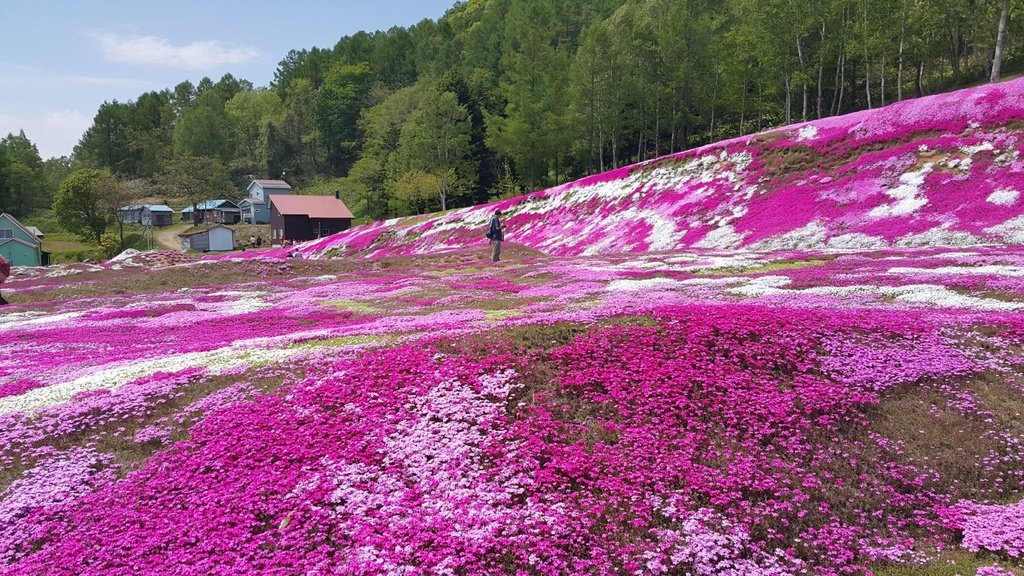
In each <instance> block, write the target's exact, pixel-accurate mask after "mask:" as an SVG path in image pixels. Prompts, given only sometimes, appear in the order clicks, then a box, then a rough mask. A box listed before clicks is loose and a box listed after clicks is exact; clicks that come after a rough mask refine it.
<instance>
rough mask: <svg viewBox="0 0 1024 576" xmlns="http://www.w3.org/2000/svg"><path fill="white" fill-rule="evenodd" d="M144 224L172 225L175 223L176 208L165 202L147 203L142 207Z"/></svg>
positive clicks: (141, 221) (142, 222)
mask: <svg viewBox="0 0 1024 576" xmlns="http://www.w3.org/2000/svg"><path fill="white" fill-rule="evenodd" d="M140 223H141V224H142V225H143V226H170V225H171V224H174V209H173V208H171V207H170V206H164V205H163V204H146V205H145V206H143V208H142V215H141V220H140Z"/></svg>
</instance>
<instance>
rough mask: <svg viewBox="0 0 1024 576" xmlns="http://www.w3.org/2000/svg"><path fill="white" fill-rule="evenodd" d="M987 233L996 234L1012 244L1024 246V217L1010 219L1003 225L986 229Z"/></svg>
mask: <svg viewBox="0 0 1024 576" xmlns="http://www.w3.org/2000/svg"><path fill="white" fill-rule="evenodd" d="M985 232H988V233H989V234H996V235H998V236H999V237H1001V238H1002V239H1003V240H1004V241H1006V242H1008V243H1010V244H1024V216H1017V217H1016V218H1010V219H1009V220H1007V221H1006V222H1003V223H1002V224H998V225H996V226H991V227H989V228H985Z"/></svg>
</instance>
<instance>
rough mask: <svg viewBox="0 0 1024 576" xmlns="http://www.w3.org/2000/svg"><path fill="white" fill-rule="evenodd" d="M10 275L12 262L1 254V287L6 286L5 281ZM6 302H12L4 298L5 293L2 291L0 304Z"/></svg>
mask: <svg viewBox="0 0 1024 576" xmlns="http://www.w3.org/2000/svg"><path fill="white" fill-rule="evenodd" d="M10 275H11V263H10V262H9V261H8V260H7V258H4V257H3V256H0V289H2V288H3V287H4V282H5V281H6V280H7V277H8V276H10ZM4 304H10V302H8V301H7V300H4V295H3V293H0V306H3V305H4Z"/></svg>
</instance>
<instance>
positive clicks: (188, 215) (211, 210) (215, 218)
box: [181, 200, 242, 224]
mask: <svg viewBox="0 0 1024 576" xmlns="http://www.w3.org/2000/svg"><path fill="white" fill-rule="evenodd" d="M194 210H195V211H196V212H198V213H199V216H198V218H193V216H192V211H193V207H192V206H186V207H185V209H184V210H182V211H181V221H182V222H210V223H214V224H238V223H239V222H241V220H242V210H241V208H239V207H238V204H235V203H234V202H232V201H230V200H207V201H205V202H200V203H199V204H196V205H195V208H194Z"/></svg>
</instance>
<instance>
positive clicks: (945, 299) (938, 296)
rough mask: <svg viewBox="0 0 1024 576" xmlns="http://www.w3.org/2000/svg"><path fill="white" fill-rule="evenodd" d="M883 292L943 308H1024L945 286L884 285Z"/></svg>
mask: <svg viewBox="0 0 1024 576" xmlns="http://www.w3.org/2000/svg"><path fill="white" fill-rule="evenodd" d="M882 290H883V294H884V295H887V296H895V297H896V300H897V301H899V302H908V303H915V304H931V305H934V306H940V307H942V308H969V309H971V310H984V311H992V312H1009V311H1013V310H1021V309H1024V302H1003V301H1001V300H994V299H992V298H976V297H974V296H967V295H965V294H958V293H956V292H953V291H952V290H950V289H949V288H946V287H945V286H936V285H933V284H916V285H911V286H900V287H883V288H882Z"/></svg>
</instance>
